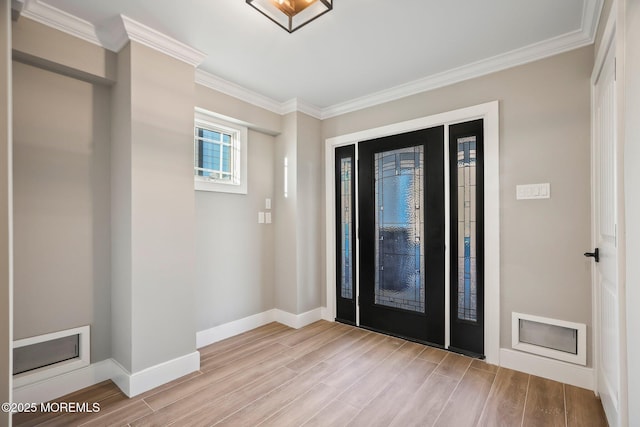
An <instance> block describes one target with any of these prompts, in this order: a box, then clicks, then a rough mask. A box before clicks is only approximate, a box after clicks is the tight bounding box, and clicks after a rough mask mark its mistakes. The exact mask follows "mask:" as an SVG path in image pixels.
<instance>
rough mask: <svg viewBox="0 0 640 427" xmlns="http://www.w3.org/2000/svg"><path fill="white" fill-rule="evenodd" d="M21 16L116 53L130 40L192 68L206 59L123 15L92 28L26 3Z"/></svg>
mask: <svg viewBox="0 0 640 427" xmlns="http://www.w3.org/2000/svg"><path fill="white" fill-rule="evenodd" d="M22 15H23V16H25V17H27V18H29V19H32V20H34V21H36V22H39V23H41V24H44V25H46V26H48V27H51V28H54V29H56V30H59V31H62V32H64V33H67V34H70V35H72V36H74V37H78V38H80V39H82V40H85V41H87V42H89V43H92V44H95V45H98V46H100V47H103V48H105V49H108V50H111V51H113V52H118V51H120V49H122V47H123V46H124V45H125V44H126V43H127V41H129V40H132V41H135V42H138V43H140V44H143V45H145V46H147V47H150V48H152V49H155V50H157V51H159V52H162V53H164V54H166V55H168V56H171V57H173V58H175V59H178V60H180V61H183V62H186V63H187V64H191V65H193V66H194V67H197V66H198V65H200V63H202V61H203V60H204V58H205V57H206V55H205V54H204V53H202V52H200V51H199V50H197V49H194V48H192V47H191V46H187V45H186V44H184V43H182V42H179V41H177V40H175V39H173V38H171V37H169V36H166V35H164V34H162V33H161V32H159V31H156V30H154V29H153V28H149V27H147V26H146V25H143V24H141V23H139V22H136V21H134V20H133V19H131V18H129V17H127V16H124V15H120V19H118V20H115V21H114V22H113V23H110V25H105V26H102V27H96V26H95V25H93V24H92V23H90V22H88V21H85V20H84V19H81V18H78V17H77V16H74V15H71V14H69V13H67V12H65V11H63V10H60V9H58V8H55V7H53V6H50V5H48V4H47V3H44V2H42V1H41V0H27V3H26V6H25V8H24V10H23V11H22Z"/></svg>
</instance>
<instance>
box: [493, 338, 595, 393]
mask: <svg viewBox="0 0 640 427" xmlns="http://www.w3.org/2000/svg"><path fill="white" fill-rule="evenodd" d="M500 366H502V367H503V368H509V369H513V370H516V371H520V372H525V373H527V374H531V375H537V376H539V377H543V378H547V379H550V380H554V381H559V382H562V383H565V384H570V385H573V386H576V387H582V388H586V389H588V390H594V387H595V381H594V378H593V375H594V374H593V369H592V368H586V367H584V366H579V365H574V364H573V363H567V362H563V361H560V360H554V359H549V358H547V357H543V356H537V355H535V354H528V353H523V352H521V351H517V350H512V349H509V348H501V349H500Z"/></svg>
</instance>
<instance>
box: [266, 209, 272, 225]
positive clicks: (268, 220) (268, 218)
mask: <svg viewBox="0 0 640 427" xmlns="http://www.w3.org/2000/svg"><path fill="white" fill-rule="evenodd" d="M264 222H266V223H267V224H271V212H265V213H264Z"/></svg>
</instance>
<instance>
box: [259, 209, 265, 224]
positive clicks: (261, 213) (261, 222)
mask: <svg viewBox="0 0 640 427" xmlns="http://www.w3.org/2000/svg"><path fill="white" fill-rule="evenodd" d="M258 224H264V212H258Z"/></svg>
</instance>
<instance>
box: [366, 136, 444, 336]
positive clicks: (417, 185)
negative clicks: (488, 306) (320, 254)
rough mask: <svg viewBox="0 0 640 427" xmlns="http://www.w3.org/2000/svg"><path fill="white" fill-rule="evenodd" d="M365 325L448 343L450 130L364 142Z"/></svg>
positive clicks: (370, 327)
mask: <svg viewBox="0 0 640 427" xmlns="http://www.w3.org/2000/svg"><path fill="white" fill-rule="evenodd" d="M358 152H359V156H358V158H359V170H358V215H359V243H360V244H359V254H360V265H359V277H360V325H361V326H362V327H365V328H369V329H373V330H377V331H382V332H386V333H390V334H392V335H397V336H401V337H405V338H409V339H412V340H418V341H422V342H428V343H432V344H437V345H440V346H443V345H444V336H445V334H444V330H445V321H444V317H445V314H444V313H445V309H444V308H445V272H444V265H445V259H444V257H445V251H444V245H445V210H444V206H445V199H444V126H438V127H434V128H429V129H424V130H419V131H414V132H409V133H404V134H400V135H393V136H388V137H384V138H379V139H376V140H371V141H364V142H360V143H359V144H358Z"/></svg>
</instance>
